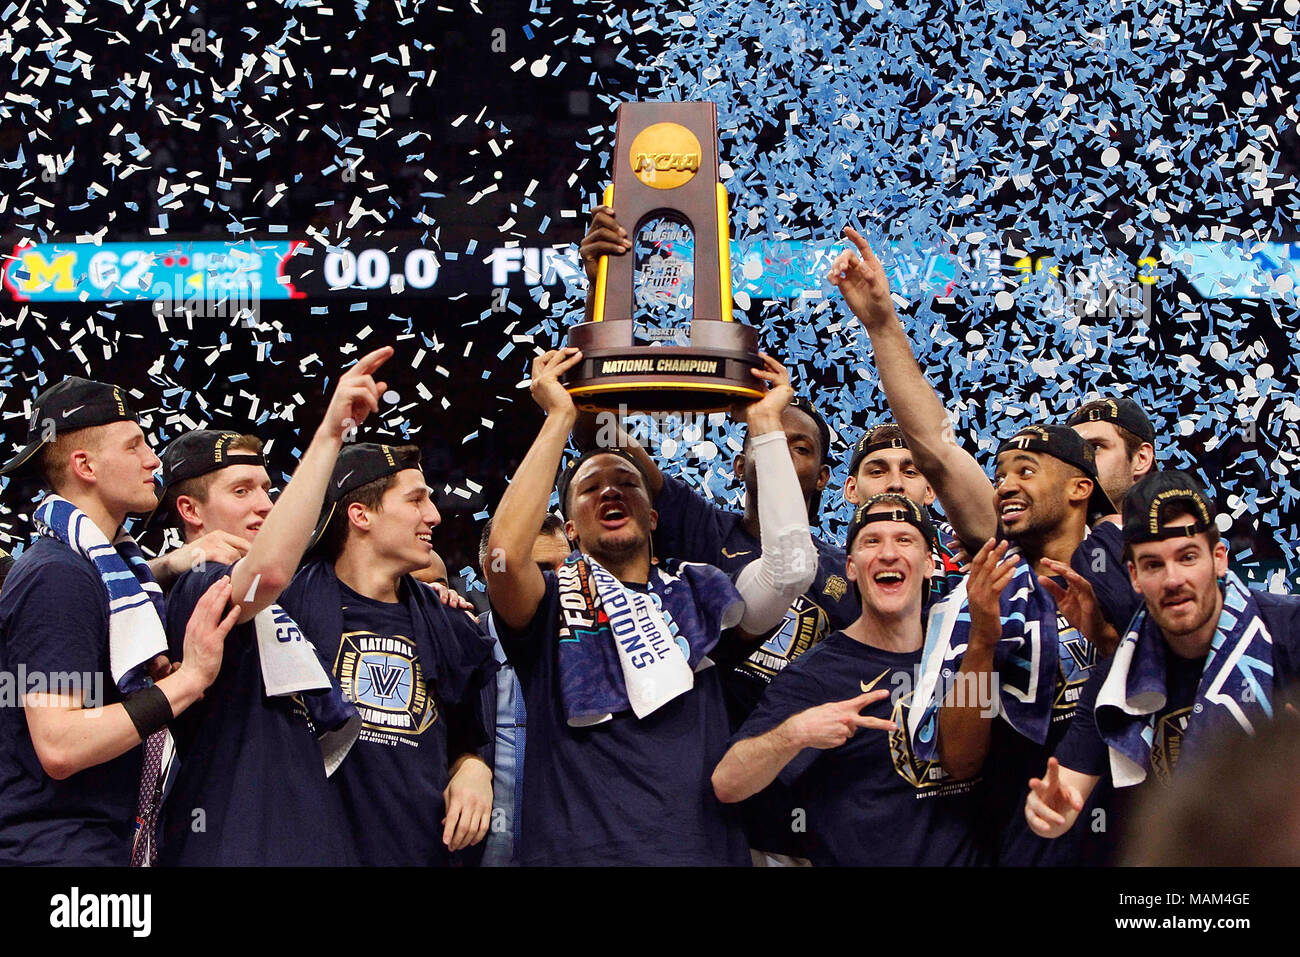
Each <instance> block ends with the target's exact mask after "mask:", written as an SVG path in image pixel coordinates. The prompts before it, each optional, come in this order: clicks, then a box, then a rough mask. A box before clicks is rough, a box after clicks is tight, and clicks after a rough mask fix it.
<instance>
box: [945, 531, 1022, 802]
mask: <svg viewBox="0 0 1300 957" xmlns="http://www.w3.org/2000/svg"><path fill="white" fill-rule="evenodd" d="M1009 545H1010V543H1009V542H1005V541H1004V542H1000V543H995V542H994V540H993V539H989V540H988V541H987V542H986V543H985V544H984V547H983V548H981V549H980V550H979V553H978V554H977V555H976V556H975V559H974V560H973V561H972V562H971V571H970V579H969V580H968V581H967V583H966V593H967V596H968V599H969V605H970V622H971V627H970V638H969V639H968V641H967V645H966V653H965V654H964V655H963V656H962V659H961V668H960V669H959V671H958V673H957V680H956V681H955V682H954V684H953V688H952V690H951V691H950V692H949V693H948V695H947V696H946V697H945V698H944V701H943V705H942V706H941V707H940V708H939V763H940V764H942V765H943V769H944V770H945V771H947V772H948V773H949V774H951V775H952V776H953V777H955V778H960V779H965V778H972V777H974V776H975V775H976V774H978V773H979V771H980V768H982V767H983V766H984V759H985V758H986V757H988V753H989V738H990V735H991V734H992V732H993V721H994V719H995V718H996V717H997V712H996V710H994V709H990V708H989V707H988V702H989V698H990V697H992V699H993V700H994V701H996V700H997V695H998V675H997V672H996V671H995V670H994V665H993V652H994V650H995V649H996V648H997V646H998V642H999V641H1000V640H1001V639H1002V616H1001V611H1000V607H999V601H998V599H999V596H1000V595H1001V594H1002V590H1003V589H1004V588H1006V586H1007V583H1008V582H1010V581H1011V576H1012V573H1013V572H1014V571H1015V567H1016V562H1017V561H1019V559H1018V558H1016V557H1014V556H1013V557H1012V558H1011V559H1010V560H1008V561H1005V562H1003V561H1002V556H1004V555H1005V554H1006V552H1007V547H1008V546H1009ZM999 562H1001V564H999ZM972 682H974V688H972V685H971V683H972ZM981 688H990V689H992V695H991V696H989V695H983V694H979V693H974V692H975V691H977V689H981ZM981 699H982V700H981Z"/></svg>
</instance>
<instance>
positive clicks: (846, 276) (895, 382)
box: [827, 227, 997, 548]
mask: <svg viewBox="0 0 1300 957" xmlns="http://www.w3.org/2000/svg"><path fill="white" fill-rule="evenodd" d="M844 234H845V235H846V236H847V237H848V238H849V239H850V240H851V241H852V242H853V244H854V245H855V246H856V247H857V249H858V252H857V253H854V252H853V251H851V250H847V249H846V250H845V251H844V252H842V253H841V254H840V255H839V257H838V258H837V259H836V260H835V262H834V263H833V264H832V265H831V269H830V273H829V274H828V277H827V278H829V279H830V281H831V283H832V284H834V285H835V286H837V287H839V290H840V293H841V295H843V296H844V301H845V303H847V304H848V307H849V309H850V310H852V312H853V315H854V316H856V317H857V319H858V321H859V322H861V323H862V325H863V326H864V327H865V328H866V330H867V335H868V336H869V337H870V339H871V349H872V352H873V353H874V354H875V362H876V371H877V372H878V373H879V374H880V385H881V387H882V388H883V389H884V391H885V401H886V402H888V403H889V411H890V412H891V413H893V416H894V421H896V422H897V423H898V427H899V428H900V429H902V430H903V434H904V435H905V436H907V444H908V448H909V449H911V452H912V458H913V459H914V460H915V462H916V467H917V468H919V469H920V470H921V472H922V474H924V475H925V477H926V480H927V481H928V482H929V483H930V485H931V486H932V487H933V488H934V491H935V494H936V495H937V496H938V498H939V502H940V503H941V504H942V505H943V510H944V514H945V515H946V516H947V518H948V521H950V522H951V523H952V526H953V528H954V529H956V531H957V536H958V538H960V539H961V540H962V542H963V543H965V544H966V545H967V547H968V548H973V547H974V546H975V545H976V544H978V543H979V542H982V541H985V540H986V539H988V538H989V537H990V536H992V535H994V534H995V533H996V532H997V516H996V515H995V514H994V510H993V485H992V483H991V482H989V477H988V476H987V475H986V474H984V470H983V469H982V468H980V466H979V463H978V462H976V461H975V459H974V457H973V456H972V455H971V454H970V453H969V452H967V451H966V450H965V449H963V448H962V447H961V446H960V445H958V444H957V443H956V441H954V439H953V435H952V429H951V426H950V425H949V422H948V413H947V410H945V409H944V407H943V403H942V402H940V401H939V396H938V394H937V393H936V392H935V391H934V388H933V387H932V386H931V385H930V383H929V381H928V380H927V379H926V378H925V374H924V373H923V372H922V371H921V367H920V366H919V365H918V364H917V361H916V356H915V355H914V354H913V352H912V344H911V342H909V341H908V338H907V332H906V331H905V330H904V329H903V324H902V322H900V321H899V318H898V313H897V312H895V311H894V302H893V300H892V299H891V298H890V295H889V281H888V279H887V278H886V277H885V269H884V267H883V266H881V265H880V260H878V259H877V258H876V256H875V254H874V253H873V252H872V251H871V247H870V246H868V245H867V241H866V240H865V239H863V238H862V236H860V235H859V234H858V232H857V230H855V229H853V228H851V227H846V228H845V230H844ZM859 254H860V255H859Z"/></svg>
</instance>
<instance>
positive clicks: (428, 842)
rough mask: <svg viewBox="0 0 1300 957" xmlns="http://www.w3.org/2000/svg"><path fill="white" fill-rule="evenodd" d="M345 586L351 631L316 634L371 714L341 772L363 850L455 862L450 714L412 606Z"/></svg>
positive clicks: (380, 856)
mask: <svg viewBox="0 0 1300 957" xmlns="http://www.w3.org/2000/svg"><path fill="white" fill-rule="evenodd" d="M295 581H296V580H295ZM291 587H292V586H291ZM339 588H340V590H341V592H342V596H343V634H342V635H341V636H340V637H337V638H336V637H335V636H333V635H309V636H308V637H309V638H311V639H312V641H314V642H316V644H317V647H318V648H320V649H321V652H322V653H323V654H324V655H325V658H326V660H327V661H330V662H331V663H332V666H333V668H334V674H335V675H336V676H337V677H338V679H339V684H340V685H341V686H342V688H343V695H344V697H346V698H348V699H349V700H351V701H352V702H353V703H354V704H355V705H356V708H357V711H358V712H359V713H360V715H361V735H360V737H359V738H358V739H357V742H356V744H354V745H353V746H352V751H351V752H350V753H349V754H348V756H347V758H346V759H345V760H344V761H343V764H342V765H341V766H340V767H339V769H338V770H337V771H335V772H334V775H333V778H332V781H333V783H334V784H336V785H337V786H338V788H339V790H340V794H341V796H342V798H343V807H344V810H345V812H346V814H347V817H348V823H349V827H350V828H351V830H352V834H353V837H354V839H355V842H356V846H357V855H358V856H359V857H360V859H361V863H362V864H365V865H377V866H402V865H440V866H445V865H446V864H447V863H448V862H449V860H450V855H449V852H448V851H447V848H446V845H444V844H443V843H442V829H443V824H442V818H443V796H442V792H443V791H444V790H445V789H446V787H447V781H448V773H447V722H448V716H447V715H445V714H443V713H442V709H441V707H440V702H439V701H438V700H437V698H436V697H435V696H434V695H433V694H432V693H431V689H430V688H429V687H428V685H427V684H426V683H425V675H424V672H423V669H422V668H421V665H420V659H419V656H418V654H417V651H416V643H415V639H414V626H413V624H412V621H411V615H410V612H409V611H408V609H407V607H406V605H405V604H403V603H401V602H383V601H376V600H375V599H373V598H367V597H365V596H364V595H359V594H357V593H356V592H354V591H353V590H352V589H350V588H348V587H347V586H346V585H344V584H343V583H342V582H339ZM475 700H477V698H476V699H475Z"/></svg>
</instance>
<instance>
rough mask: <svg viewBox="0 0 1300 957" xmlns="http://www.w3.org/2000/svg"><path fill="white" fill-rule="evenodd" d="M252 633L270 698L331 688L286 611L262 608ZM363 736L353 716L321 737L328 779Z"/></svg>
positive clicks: (312, 648) (311, 648) (276, 607)
mask: <svg viewBox="0 0 1300 957" xmlns="http://www.w3.org/2000/svg"><path fill="white" fill-rule="evenodd" d="M253 629H254V631H256V633H257V658H258V661H259V662H260V663H261V665H262V686H263V688H264V689H265V691H266V695H267V697H269V698H276V697H283V696H284V695H294V694H300V693H302V692H311V691H326V690H328V689H329V688H330V686H331V681H330V676H329V675H328V674H327V673H326V671H325V668H324V666H322V665H321V663H320V659H319V658H318V657H317V656H316V649H315V646H313V645H312V643H311V642H309V641H307V639H306V638H304V637H303V634H302V630H301V629H300V628H299V627H298V623H297V622H295V621H294V620H293V619H292V618H291V617H290V616H289V613H288V612H286V611H285V610H284V609H283V608H281V607H280V606H279V605H276V604H271V605H268V606H267V607H266V608H263V609H262V610H261V611H260V612H258V613H257V614H256V615H255V616H254V617H253ZM360 734H361V715H359V714H354V715H353V716H352V717H351V718H349V719H348V721H347V723H346V724H344V725H343V726H342V727H339V728H336V729H335V730H333V731H326V732H324V733H322V734H321V735H320V738H319V742H320V749H321V757H322V758H323V759H324V761H325V775H326V777H328V776H329V775H331V774H333V773H334V771H335V770H336V769H337V768H338V766H339V765H340V764H341V763H343V759H344V758H345V757H346V756H347V753H348V751H349V750H351V748H352V745H353V744H354V743H355V742H356V740H357V737H358V736H359V735H360Z"/></svg>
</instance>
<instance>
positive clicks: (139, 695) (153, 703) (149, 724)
mask: <svg viewBox="0 0 1300 957" xmlns="http://www.w3.org/2000/svg"><path fill="white" fill-rule="evenodd" d="M122 707H124V708H126V716H127V717H128V718H130V719H131V723H132V724H134V725H135V730H136V731H138V732H139V733H140V740H141V741H143V740H144V739H145V738H147V737H149V735H151V734H153V733H154V732H155V731H157V730H158V729H159V728H162V727H166V725H167V722H168V721H170V720H171V719H172V717H173V715H172V703H171V702H170V701H168V700H167V696H166V695H165V694H163V690H162V688H159V687H158V686H157V685H150V686H149V687H147V688H145V689H144V690H142V691H134V692H132V693H131V694H129V695H127V696H126V697H125V698H123V699H122Z"/></svg>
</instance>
